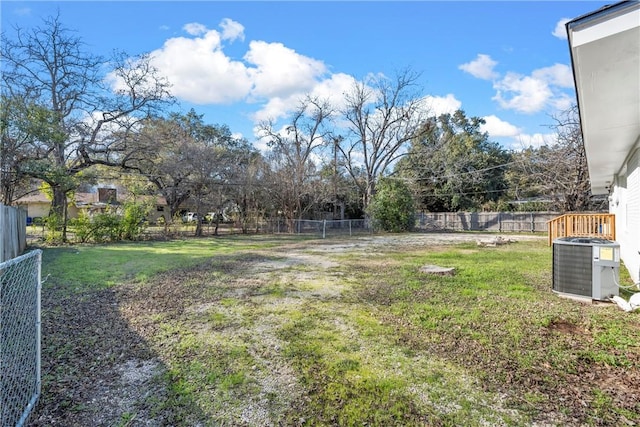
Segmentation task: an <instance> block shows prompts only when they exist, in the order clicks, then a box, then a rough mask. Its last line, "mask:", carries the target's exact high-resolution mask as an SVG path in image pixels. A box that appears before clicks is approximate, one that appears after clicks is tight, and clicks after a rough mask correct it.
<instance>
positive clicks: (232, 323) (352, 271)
mask: <svg viewBox="0 0 640 427" xmlns="http://www.w3.org/2000/svg"><path fill="white" fill-rule="evenodd" d="M460 236H461V235H460V234H456V235H452V237H451V239H447V236H446V235H437V239H435V240H433V239H432V236H430V235H428V234H413V235H411V234H407V235H384V236H367V237H358V238H344V239H326V240H310V239H305V238H299V237H293V236H292V237H286V236H284V237H282V236H280V237H278V236H276V237H273V236H236V237H223V238H208V239H189V240H180V241H169V242H143V243H128V244H117V245H104V246H74V247H65V248H50V249H45V252H44V265H43V269H42V271H43V277H46V282H45V284H44V285H43V356H42V357H43V361H42V366H43V394H42V397H41V400H40V402H39V404H38V407H37V410H36V413H35V414H34V415H33V416H32V419H31V425H52V424H56V425H105V426H107V425H108V426H114V425H115V426H133V425H141V426H143V425H172V426H193V425H201V426H209V425H211V426H220V425H225V426H228V425H232V426H236V425H237V426H267V425H283V426H296V425H318V426H320V425H322V426H325V425H335V426H356V425H358V426H362V425H375V426H391V425H398V426H423V425H428V426H458V425H465V426H481V425H482V426H486V425H492V426H493V425H513V426H522V425H558V426H582V425H594V426H597V425H602V426H605V425H635V423H638V422H640V398H639V396H640V341H639V338H640V314H639V312H635V313H625V312H623V311H622V310H620V309H618V308H617V306H614V305H612V304H584V303H580V302H576V301H573V300H568V299H564V298H560V297H558V296H557V295H555V294H554V293H553V292H551V249H550V248H549V247H548V246H547V245H546V239H544V238H540V239H531V238H529V236H526V237H525V236H510V238H512V239H513V240H516V242H515V243H512V244H509V245H502V246H498V247H478V245H477V244H476V243H475V239H476V236H475V235H462V236H463V238H462V240H465V239H466V240H467V241H461V240H460ZM426 264H434V265H439V266H443V267H453V268H455V275H453V276H438V275H427V274H425V273H422V272H421V271H420V267H422V266H424V265H426ZM621 275H622V279H623V280H625V281H627V283H629V279H628V276H627V275H626V272H625V271H624V270H623V269H621ZM623 296H627V297H628V294H623Z"/></svg>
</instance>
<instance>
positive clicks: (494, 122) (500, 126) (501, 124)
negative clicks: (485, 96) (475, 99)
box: [480, 115, 521, 138]
mask: <svg viewBox="0 0 640 427" xmlns="http://www.w3.org/2000/svg"><path fill="white" fill-rule="evenodd" d="M483 119H484V121H485V124H483V125H481V126H480V131H482V132H487V133H488V134H489V136H490V137H492V138H500V137H513V136H518V135H520V132H521V130H520V129H519V128H518V127H516V126H514V125H512V124H511V123H509V122H505V121H504V120H502V119H500V118H498V117H497V116H495V115H490V116H485V117H483Z"/></svg>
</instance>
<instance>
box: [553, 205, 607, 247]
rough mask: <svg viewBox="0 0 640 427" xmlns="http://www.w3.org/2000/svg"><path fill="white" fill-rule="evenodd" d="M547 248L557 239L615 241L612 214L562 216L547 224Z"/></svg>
mask: <svg viewBox="0 0 640 427" xmlns="http://www.w3.org/2000/svg"><path fill="white" fill-rule="evenodd" d="M547 230H548V235H549V246H551V244H552V243H553V241H554V240H555V239H557V238H559V237H568V236H571V237H600V238H602V239H607V240H615V239H616V217H615V215H614V214H605V213H597V214H586V213H585V214H577V213H573V214H564V215H562V216H559V217H557V218H554V219H552V220H551V221H549V222H548V223H547Z"/></svg>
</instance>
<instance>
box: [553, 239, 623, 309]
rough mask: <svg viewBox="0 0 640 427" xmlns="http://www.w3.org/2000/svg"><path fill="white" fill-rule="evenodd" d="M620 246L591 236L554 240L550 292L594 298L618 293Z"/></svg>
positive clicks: (605, 297)
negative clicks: (551, 288) (551, 290)
mask: <svg viewBox="0 0 640 427" xmlns="http://www.w3.org/2000/svg"><path fill="white" fill-rule="evenodd" d="M619 280H620V245H619V244H618V243H616V242H613V241H611V240H606V239H600V238H591V237H562V238H559V239H555V240H554V241H553V291H555V292H557V293H560V294H567V295H573V296H578V297H583V298H591V299H595V300H603V301H604V300H608V299H609V298H610V297H611V296H613V295H618V283H619Z"/></svg>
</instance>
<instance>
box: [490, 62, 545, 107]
mask: <svg viewBox="0 0 640 427" xmlns="http://www.w3.org/2000/svg"><path fill="white" fill-rule="evenodd" d="M493 87H494V89H496V95H495V96H494V97H493V98H492V99H493V100H494V101H497V102H498V104H499V105H500V107H502V108H505V109H508V110H516V111H518V112H520V113H528V114H532V113H537V112H539V111H542V110H543V109H544V108H545V106H546V105H547V103H548V102H549V99H550V98H551V97H552V96H553V92H552V91H551V89H550V88H549V85H548V83H547V82H546V81H544V80H542V79H539V78H534V77H531V76H522V75H520V74H517V73H512V72H509V73H507V74H506V76H504V78H502V79H501V80H499V81H497V82H495V83H494V85H493Z"/></svg>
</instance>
